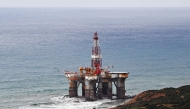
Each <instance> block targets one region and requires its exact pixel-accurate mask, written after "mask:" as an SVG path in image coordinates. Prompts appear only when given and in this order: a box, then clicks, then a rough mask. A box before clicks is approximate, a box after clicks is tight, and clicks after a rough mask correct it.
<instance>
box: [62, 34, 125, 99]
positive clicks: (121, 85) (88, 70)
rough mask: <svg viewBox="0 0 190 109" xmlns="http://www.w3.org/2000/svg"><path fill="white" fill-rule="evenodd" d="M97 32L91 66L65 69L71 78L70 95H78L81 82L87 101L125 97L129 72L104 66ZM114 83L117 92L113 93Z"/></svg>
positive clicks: (83, 94) (66, 74)
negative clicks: (112, 69) (116, 70)
mask: <svg viewBox="0 0 190 109" xmlns="http://www.w3.org/2000/svg"><path fill="white" fill-rule="evenodd" d="M98 39H99V38H98V34H97V32H95V33H94V37H93V46H92V55H91V67H79V72H70V71H65V72H64V73H65V76H66V77H67V78H68V80H69V97H78V88H79V86H80V84H81V86H82V87H81V88H82V97H84V98H85V100H86V101H96V100H98V99H102V98H103V97H106V98H108V99H113V98H115V99H125V98H126V96H125V93H126V90H125V79H126V78H128V74H129V73H128V72H111V71H109V70H108V68H102V55H101V49H100V46H99V41H98ZM112 84H113V85H115V87H116V88H115V90H116V94H113V93H112V90H113V88H112Z"/></svg>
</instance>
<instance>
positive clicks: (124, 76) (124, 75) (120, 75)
mask: <svg viewBox="0 0 190 109" xmlns="http://www.w3.org/2000/svg"><path fill="white" fill-rule="evenodd" d="M119 78H128V73H121V74H119Z"/></svg>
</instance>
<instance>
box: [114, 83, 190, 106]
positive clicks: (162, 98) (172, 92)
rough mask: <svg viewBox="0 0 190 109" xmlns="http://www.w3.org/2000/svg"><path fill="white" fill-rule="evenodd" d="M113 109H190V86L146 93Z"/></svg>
mask: <svg viewBox="0 0 190 109" xmlns="http://www.w3.org/2000/svg"><path fill="white" fill-rule="evenodd" d="M112 109H190V85H186V86H182V87H179V88H164V89H161V90H148V91H144V92H142V93H140V94H138V95H136V96H135V97H134V98H133V99H131V100H130V101H129V102H127V103H125V104H123V105H120V106H117V107H115V108H112Z"/></svg>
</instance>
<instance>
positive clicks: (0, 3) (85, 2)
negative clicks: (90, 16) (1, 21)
mask: <svg viewBox="0 0 190 109" xmlns="http://www.w3.org/2000/svg"><path fill="white" fill-rule="evenodd" d="M0 7H190V0H0Z"/></svg>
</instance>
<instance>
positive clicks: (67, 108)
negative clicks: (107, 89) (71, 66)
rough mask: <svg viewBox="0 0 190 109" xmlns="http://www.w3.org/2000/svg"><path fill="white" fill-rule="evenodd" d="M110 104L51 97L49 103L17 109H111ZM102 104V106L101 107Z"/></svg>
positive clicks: (105, 101)
mask: <svg viewBox="0 0 190 109" xmlns="http://www.w3.org/2000/svg"><path fill="white" fill-rule="evenodd" d="M111 102H113V101H111V100H110V99H102V100H98V101H93V102H90V101H85V99H84V98H67V97H53V98H51V102H48V103H38V104H33V105H30V106H20V107H19V108H18V109H93V108H96V109H107V108H109V107H111V105H110V104H112V103H111ZM103 103H104V105H103V106H102V107H101V105H102V104H103ZM106 103H108V104H106ZM112 106H113V105H112Z"/></svg>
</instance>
